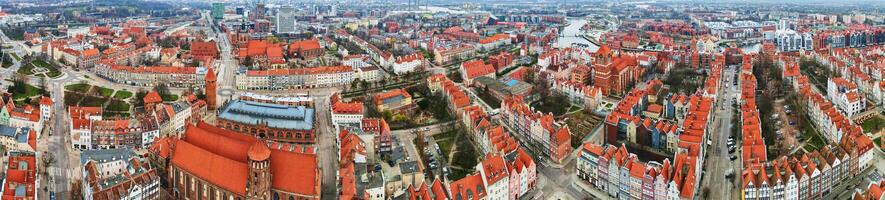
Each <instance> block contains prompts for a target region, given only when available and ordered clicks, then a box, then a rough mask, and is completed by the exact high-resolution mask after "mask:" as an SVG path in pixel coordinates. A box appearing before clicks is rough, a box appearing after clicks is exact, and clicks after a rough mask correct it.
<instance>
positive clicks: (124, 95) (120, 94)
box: [114, 90, 132, 99]
mask: <svg viewBox="0 0 885 200" xmlns="http://www.w3.org/2000/svg"><path fill="white" fill-rule="evenodd" d="M129 97H132V92H130V91H126V90H118V91H117V93H116V94H114V98H115V99H128V98H129Z"/></svg>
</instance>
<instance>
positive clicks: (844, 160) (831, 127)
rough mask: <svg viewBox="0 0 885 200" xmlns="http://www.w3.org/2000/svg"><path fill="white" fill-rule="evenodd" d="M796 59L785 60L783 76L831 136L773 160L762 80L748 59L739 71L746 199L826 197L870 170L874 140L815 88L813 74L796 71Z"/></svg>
mask: <svg viewBox="0 0 885 200" xmlns="http://www.w3.org/2000/svg"><path fill="white" fill-rule="evenodd" d="M794 62H795V61H793V60H791V59H789V58H787V59H783V61H782V62H781V64H782V65H783V68H784V69H785V70H784V76H785V78H786V80H787V81H789V83H791V84H792V85H793V88H794V89H797V90H799V93H800V95H801V96H800V101H801V102H803V103H805V105H803V106H806V108H804V109H805V110H808V115H809V116H808V117H809V118H810V119H811V123H812V124H813V125H814V126H815V127H817V129H818V130H820V131H821V132H822V133H823V135H824V136H825V137H826V138H827V143H828V145H825V146H823V147H822V148H821V149H819V150H814V151H811V152H808V153H805V154H803V155H801V156H798V155H792V156H789V157H787V156H782V157H779V158H774V159H773V160H769V158H768V155H767V152H766V151H767V146H766V144H765V142H764V139H763V137H762V129H761V123H760V122H761V121H760V115H759V111H758V108H756V103H755V102H756V99H755V94H756V83H757V80H756V77H755V76H753V75H752V74H751V71H752V68H753V66H752V64H751V63H750V59H749V57H747V59H745V61H744V67H743V69H744V70H743V71H742V73H741V75H740V82H741V100H742V102H743V103H742V105H741V121H742V125H741V127H742V128H741V130H742V138H743V140H742V141H743V144H742V163H743V165H742V166H744V168H743V169H742V173H741V177H742V180H743V182H742V193H741V195H742V197H743V198H746V199H766V198H771V199H818V198H823V197H824V196H825V195H827V194H829V193H831V192H835V191H832V189H833V188H834V186H837V185H841V184H848V182H847V180H849V179H850V178H851V177H854V176H857V175H859V174H860V173H861V172H862V171H864V170H865V169H867V168H868V167H869V165H870V161H871V159H872V158H871V157H872V155H873V154H874V152H875V151H874V150H873V148H874V147H873V144H872V141H871V140H870V138H869V137H867V136H866V135H864V134H863V133H862V132H863V131H862V129H861V128H860V127H859V126H858V125H855V124H854V122H852V121H851V120H850V119H849V118H848V117H846V115H844V114H843V113H842V112H840V111H839V110H837V107H838V106H837V105H835V104H834V103H832V102H831V101H829V100H828V99H827V98H825V97H824V96H823V95H821V94H819V93H818V92H816V91H815V90H813V89H812V88H811V87H814V86H812V85H811V84H810V83H809V81H808V77H806V76H804V75H800V74H798V73H795V71H798V68H799V66H798V65H795V63H794ZM834 80H835V81H834ZM829 82H830V85H834V83H833V82H841V84H835V85H839V86H840V88H838V90H839V91H840V92H843V91H848V90H847V89H846V88H849V89H850V88H856V86H855V85H853V83H850V82H849V81H848V80H845V79H838V78H830V81H829ZM842 87H844V88H842Z"/></svg>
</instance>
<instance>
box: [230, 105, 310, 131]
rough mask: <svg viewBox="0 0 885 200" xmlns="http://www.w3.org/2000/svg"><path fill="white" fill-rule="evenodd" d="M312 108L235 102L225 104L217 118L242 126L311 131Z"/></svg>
mask: <svg viewBox="0 0 885 200" xmlns="http://www.w3.org/2000/svg"><path fill="white" fill-rule="evenodd" d="M313 115H314V110H313V108H307V107H304V106H297V107H295V106H288V105H280V104H271V103H261V102H253V101H243V100H235V101H232V102H230V103H228V104H227V106H225V107H224V108H223V109H222V111H221V113H219V114H218V118H221V119H224V120H229V121H234V122H239V123H243V124H251V125H258V124H266V125H267V126H268V127H271V128H280V129H289V130H312V129H313V120H314V119H313Z"/></svg>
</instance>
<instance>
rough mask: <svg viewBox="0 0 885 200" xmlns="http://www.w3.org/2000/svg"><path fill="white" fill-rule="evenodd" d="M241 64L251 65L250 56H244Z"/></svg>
mask: <svg viewBox="0 0 885 200" xmlns="http://www.w3.org/2000/svg"><path fill="white" fill-rule="evenodd" d="M243 65H245V66H246V67H252V56H246V59H243Z"/></svg>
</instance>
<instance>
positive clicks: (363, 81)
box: [360, 80, 369, 93]
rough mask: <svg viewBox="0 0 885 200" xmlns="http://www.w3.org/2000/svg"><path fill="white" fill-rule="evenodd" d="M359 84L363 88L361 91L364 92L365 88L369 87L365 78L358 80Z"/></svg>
mask: <svg viewBox="0 0 885 200" xmlns="http://www.w3.org/2000/svg"><path fill="white" fill-rule="evenodd" d="M360 86H361V87H362V88H363V93H366V90H368V89H369V82H368V81H365V80H360Z"/></svg>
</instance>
